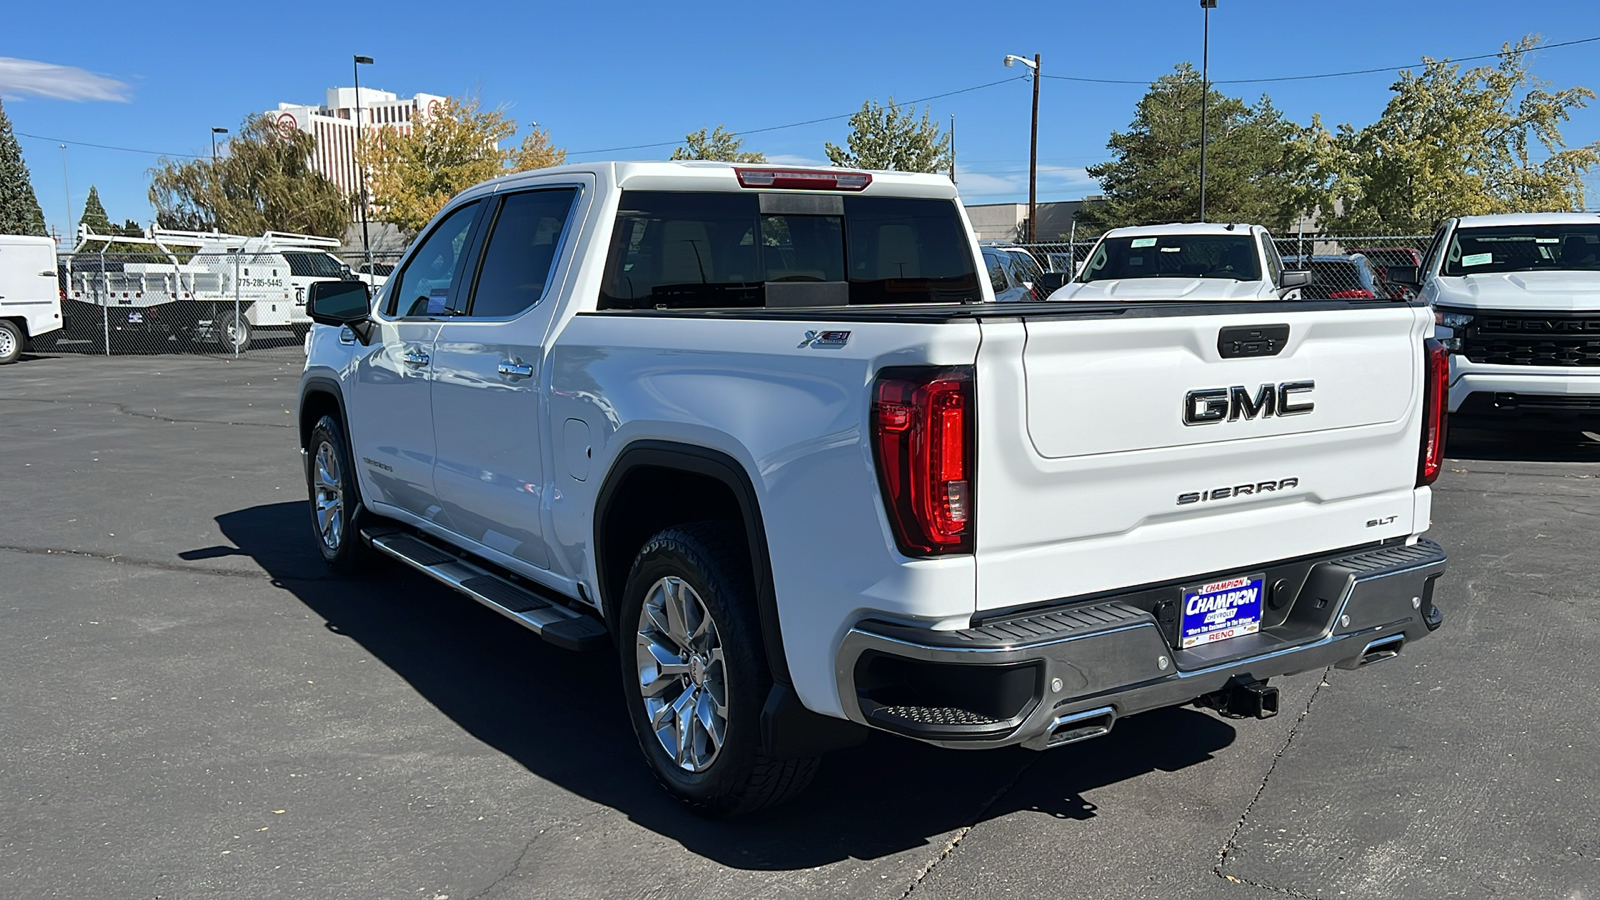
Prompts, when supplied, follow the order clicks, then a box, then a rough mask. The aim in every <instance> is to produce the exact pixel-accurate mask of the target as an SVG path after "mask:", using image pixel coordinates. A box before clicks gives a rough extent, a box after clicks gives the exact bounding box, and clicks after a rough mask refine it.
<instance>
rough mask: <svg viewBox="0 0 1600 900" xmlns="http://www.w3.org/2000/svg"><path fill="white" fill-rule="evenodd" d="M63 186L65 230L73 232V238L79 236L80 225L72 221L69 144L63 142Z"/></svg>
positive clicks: (75, 238)
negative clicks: (65, 203)
mask: <svg viewBox="0 0 1600 900" xmlns="http://www.w3.org/2000/svg"><path fill="white" fill-rule="evenodd" d="M59 146H60V147H61V186H62V187H63V188H66V193H67V222H66V226H65V228H64V229H63V230H70V231H71V232H72V239H73V240H77V238H78V227H77V226H76V225H74V224H73V223H72V181H71V180H70V179H68V178H67V145H66V144H61V145H59Z"/></svg>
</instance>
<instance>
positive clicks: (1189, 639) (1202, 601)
mask: <svg viewBox="0 0 1600 900" xmlns="http://www.w3.org/2000/svg"><path fill="white" fill-rule="evenodd" d="M1266 580H1267V577H1266V575H1264V574H1262V575H1247V576H1244V577H1241V578H1227V579H1223V580H1222V581H1213V582H1211V583H1210V584H1200V585H1195V586H1193V587H1186V588H1184V589H1183V624H1182V628H1181V630H1180V632H1179V646H1180V647H1195V646H1199V645H1200V644H1214V643H1216V642H1217V641H1225V640H1228V639H1229V638H1236V637H1239V636H1240V635H1245V634H1255V633H1256V632H1258V631H1260V630H1261V593H1262V586H1263V585H1264V584H1265V583H1266Z"/></svg>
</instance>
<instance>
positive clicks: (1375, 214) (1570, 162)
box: [1334, 35, 1600, 233]
mask: <svg viewBox="0 0 1600 900" xmlns="http://www.w3.org/2000/svg"><path fill="white" fill-rule="evenodd" d="M1539 43H1540V39H1539V38H1538V36H1536V35H1529V36H1526V37H1524V38H1522V39H1521V40H1519V41H1517V42H1516V43H1515V44H1505V45H1503V47H1502V50H1501V53H1500V59H1499V62H1498V63H1497V64H1495V65H1493V66H1482V67H1479V68H1475V69H1469V70H1467V71H1466V72H1462V71H1461V67H1460V66H1459V65H1453V64H1451V63H1450V61H1449V60H1435V59H1430V58H1428V57H1423V59H1422V71H1421V72H1419V73H1418V72H1412V71H1410V70H1407V71H1404V72H1401V73H1400V80H1399V81H1396V82H1395V83H1394V84H1393V85H1392V86H1391V87H1390V90H1392V91H1393V92H1394V95H1393V96H1392V97H1391V98H1390V100H1389V103H1388V106H1387V107H1385V109H1384V111H1383V115H1382V116H1380V117H1379V118H1378V120H1377V121H1376V122H1373V123H1372V124H1371V125H1368V126H1367V127H1365V128H1362V129H1360V130H1359V131H1357V130H1355V129H1354V128H1352V127H1350V126H1348V125H1345V126H1341V128H1340V132H1339V136H1338V138H1337V149H1338V150H1339V151H1340V153H1341V154H1342V159H1341V161H1340V163H1339V168H1340V169H1341V170H1342V171H1341V172H1340V175H1339V178H1338V180H1337V182H1336V184H1335V187H1334V196H1335V197H1336V198H1337V201H1338V210H1339V216H1338V228H1339V230H1341V231H1351V230H1359V231H1366V230H1375V229H1381V230H1386V231H1398V232H1404V233H1424V232H1427V231H1429V230H1431V229H1432V228H1433V227H1434V225H1435V224H1437V222H1438V221H1439V220H1440V219H1443V218H1445V217H1448V216H1458V215H1482V214H1487V213H1504V212H1559V211H1565V210H1574V209H1582V208H1583V178H1584V175H1585V173H1587V172H1588V170H1589V169H1590V168H1592V167H1594V166H1596V165H1600V142H1596V143H1593V144H1588V145H1586V146H1583V147H1575V148H1570V149H1569V148H1567V146H1566V143H1565V141H1564V140H1563V139H1562V137H1561V128H1560V126H1561V123H1563V122H1565V121H1567V120H1568V119H1569V118H1570V117H1571V114H1572V111H1573V110H1575V109H1582V108H1583V107H1585V106H1587V105H1588V101H1590V100H1592V99H1594V97H1595V94H1594V91H1591V90H1589V89H1588V88H1585V87H1570V88H1566V89H1564V90H1558V91H1551V90H1549V89H1548V87H1549V85H1548V82H1544V81H1541V80H1539V79H1536V78H1534V77H1533V75H1532V74H1531V73H1530V72H1529V71H1528V63H1527V55H1528V51H1530V50H1533V49H1534V48H1536V47H1538V46H1539ZM1541 151H1542V152H1541ZM1536 152H1540V155H1542V156H1543V157H1544V158H1543V159H1542V160H1541V161H1535V160H1534V155H1535V153H1536Z"/></svg>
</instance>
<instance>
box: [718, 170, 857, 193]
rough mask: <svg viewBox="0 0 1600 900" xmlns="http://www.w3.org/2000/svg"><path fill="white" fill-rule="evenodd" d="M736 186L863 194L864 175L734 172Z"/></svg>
mask: <svg viewBox="0 0 1600 900" xmlns="http://www.w3.org/2000/svg"><path fill="white" fill-rule="evenodd" d="M733 172H734V174H735V175H737V176H738V177H739V186H740V187H745V188H772V189H774V190H783V191H864V190H866V189H867V185H869V184H871V183H872V175H870V174H869V173H867V172H809V171H806V170H804V169H734V170H733Z"/></svg>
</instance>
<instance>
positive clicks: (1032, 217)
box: [1006, 0, 1216, 244]
mask: <svg viewBox="0 0 1600 900" xmlns="http://www.w3.org/2000/svg"><path fill="white" fill-rule="evenodd" d="M1202 2H1203V0H1202ZM1212 2H1216V0H1212ZM1013 62H1019V63H1022V64H1023V65H1025V66H1027V67H1028V68H1029V69H1031V70H1032V75H1033V132H1032V136H1031V138H1030V139H1029V142H1028V243H1030V244H1037V243H1038V242H1039V54H1037V53H1035V54H1034V55H1033V61H1032V62H1029V61H1028V60H1027V59H1026V58H1024V57H1021V56H1012V55H1008V56H1006V65H1007V66H1010V65H1011V64H1012V63H1013Z"/></svg>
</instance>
